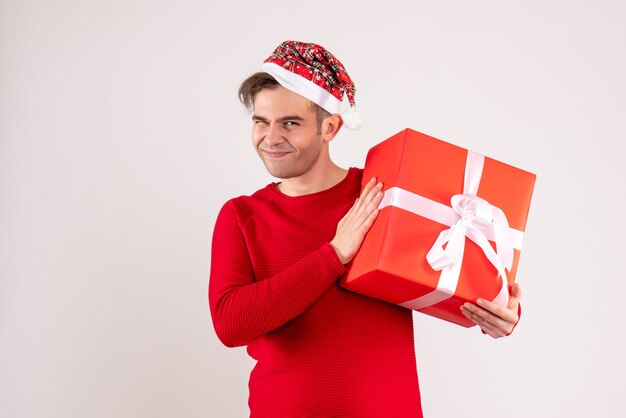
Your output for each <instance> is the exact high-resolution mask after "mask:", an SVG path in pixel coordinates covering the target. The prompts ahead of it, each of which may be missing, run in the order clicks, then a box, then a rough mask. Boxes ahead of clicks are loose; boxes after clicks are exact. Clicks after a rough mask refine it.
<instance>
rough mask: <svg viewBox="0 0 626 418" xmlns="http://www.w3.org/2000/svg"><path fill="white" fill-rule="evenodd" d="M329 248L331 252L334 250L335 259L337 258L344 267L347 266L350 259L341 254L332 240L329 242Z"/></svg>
mask: <svg viewBox="0 0 626 418" xmlns="http://www.w3.org/2000/svg"><path fill="white" fill-rule="evenodd" d="M330 246H331V247H333V250H335V254H337V258H339V261H341V264H344V265H345V264H348V262H349V261H350V259H349V258H348V257H347V256H346V255H344V254H343V253H342V252H341V250H340V249H339V247H338V246H337V243H335V242H334V240H333V241H331V242H330Z"/></svg>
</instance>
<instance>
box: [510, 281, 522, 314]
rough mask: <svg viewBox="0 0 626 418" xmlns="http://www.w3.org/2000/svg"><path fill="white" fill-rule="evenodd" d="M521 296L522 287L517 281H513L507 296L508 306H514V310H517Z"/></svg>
mask: <svg viewBox="0 0 626 418" xmlns="http://www.w3.org/2000/svg"><path fill="white" fill-rule="evenodd" d="M521 298H522V287H521V286H520V285H519V284H517V283H513V286H511V297H510V298H509V304H508V306H509V308H514V309H515V310H517V307H518V306H519V301H520V299H521Z"/></svg>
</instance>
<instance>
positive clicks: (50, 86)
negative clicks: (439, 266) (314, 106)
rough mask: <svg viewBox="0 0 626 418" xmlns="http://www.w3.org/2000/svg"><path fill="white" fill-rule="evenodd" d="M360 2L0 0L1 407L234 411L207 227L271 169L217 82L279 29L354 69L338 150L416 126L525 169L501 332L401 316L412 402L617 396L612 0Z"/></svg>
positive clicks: (246, 366)
mask: <svg viewBox="0 0 626 418" xmlns="http://www.w3.org/2000/svg"><path fill="white" fill-rule="evenodd" d="M379 3H380V4H379V5H376V6H373V7H368V6H366V5H364V3H363V2H362V1H341V2H335V3H334V4H331V3H324V2H296V1H277V0H267V1H262V2H255V3H253V2H250V3H249V4H248V3H246V4H244V3H242V2H236V1H231V2H216V1H191V0H179V1H174V0H171V1H166V0H150V1H149V0H144V1H140V0H124V1H122V0H109V1H95V0H83V1H77V0H65V1H61V0H58V1H43V0H40V1H37V0H1V1H0V415H1V416H2V417H8V418H27V417H28V418H39V417H42V418H43V417H45V418H51V417H52V418H56V417H58V418H61V417H63V418H67V417H77V418H78V417H80V418H83V417H90V418H97V417H107V418H110V417H116V418H126V417H129V418H130V417H151V418H160V417H242V416H245V415H246V414H247V411H248V409H247V379H248V373H249V371H250V368H251V367H252V365H253V363H252V361H251V360H250V359H249V358H248V357H247V354H246V353H245V350H244V349H228V348H225V347H223V346H222V345H221V344H220V343H219V341H218V340H217V338H216V336H215V334H214V332H213V329H212V325H211V322H210V316H209V311H208V307H207V297H206V290H207V278H208V271H209V266H210V239H211V233H212V228H213V222H214V220H215V216H216V214H217V211H218V210H219V208H220V207H221V205H222V203H223V202H224V201H226V200H227V199H228V198H230V197H233V196H236V195H240V194H249V193H252V192H253V191H255V190H256V189H258V188H260V187H262V186H264V185H265V184H267V183H268V182H269V181H271V180H272V179H271V178H270V177H269V176H268V175H267V173H266V172H265V170H264V168H263V166H262V164H261V163H260V162H259V161H257V157H256V155H255V153H254V152H253V150H252V147H251V146H250V140H249V130H250V122H249V117H248V115H247V113H246V112H245V111H244V110H243V108H242V107H241V106H240V105H239V103H238V101H237V98H236V90H237V88H238V85H239V83H240V82H241V81H242V80H243V78H245V77H246V76H247V75H249V74H250V73H251V72H253V71H256V70H257V69H258V67H259V66H260V64H261V62H262V61H263V59H265V58H266V57H267V56H268V55H269V54H270V53H271V52H272V50H273V49H274V48H275V47H276V46H277V45H278V44H279V43H280V42H281V41H283V40H286V39H297V40H304V41H311V42H317V43H319V44H321V45H323V46H325V47H327V48H328V49H329V50H330V51H332V52H333V53H334V54H335V55H337V56H338V57H339V58H340V60H341V61H343V63H344V64H345V65H346V67H347V69H348V71H349V73H350V74H351V76H352V78H353V79H354V81H355V82H356V84H357V88H358V93H357V104H358V108H359V109H360V112H361V113H362V114H363V116H364V118H365V122H366V125H365V127H364V129H362V130H361V131H360V132H358V133H352V132H349V131H344V132H342V133H340V135H339V137H338V138H337V139H336V140H335V141H334V143H333V146H332V151H331V152H332V153H333V155H334V156H335V159H336V161H337V162H338V163H339V164H340V165H342V166H344V167H347V166H362V164H363V161H364V158H365V154H366V152H367V150H368V149H369V148H370V147H371V146H372V145H374V144H376V143H378V142H379V141H381V140H383V139H385V138H387V137H389V136H391V135H392V134H394V133H396V132H397V131H400V130H401V129H404V128H406V127H411V128H413V129H417V130H420V131H422V132H425V133H427V134H430V135H432V136H435V137H438V138H441V139H444V140H447V141H451V142H454V143H456V144H458V145H461V146H463V147H466V148H470V149H473V150H475V151H477V152H480V153H483V154H486V155H488V156H491V157H494V158H496V159H499V160H502V161H505V162H507V163H509V164H512V165H516V166H518V167H521V168H524V169H526V170H528V171H531V172H534V173H536V174H537V176H538V180H537V185H536V189H535V194H534V198H533V202H532V205H531V212H530V217H529V222H528V227H527V236H526V241H525V249H524V252H523V254H522V258H521V264H520V268H519V272H518V281H519V282H520V283H521V285H522V288H523V291H524V296H523V299H522V301H523V309H524V312H523V316H522V322H521V324H520V326H519V327H518V328H517V330H516V332H515V334H514V335H513V336H512V337H509V338H506V339H502V340H492V339H490V338H489V337H486V336H483V335H481V334H480V332H479V331H478V330H477V329H471V330H465V329H462V328H460V327H456V326H453V325H448V324H446V323H444V322H442V321H438V320H434V319H431V318H430V317H426V316H423V315H421V314H416V315H415V330H416V349H417V358H418V363H419V376H420V380H421V388H422V397H423V407H424V412H425V414H426V416H427V417H453V416H460V415H461V414H463V415H465V416H480V417H531V416H533V417H534V416H541V417H543V416H545V417H587V416H602V417H610V416H620V415H621V414H623V395H624V393H626V384H625V383H624V376H625V375H626V362H625V360H624V352H626V343H625V333H626V327H625V326H624V318H626V308H625V307H624V303H623V300H624V297H623V295H624V293H625V292H626V284H625V281H624V269H623V260H624V250H625V249H626V248H625V245H624V236H625V235H626V222H625V221H624V214H625V213H626V202H625V200H626V193H625V191H626V190H625V189H626V188H625V187H624V181H625V180H626V176H625V175H624V173H623V158H624V156H623V153H624V145H623V143H624V141H626V117H625V115H626V77H625V74H626V25H625V24H624V22H625V18H626V6H625V3H624V2H622V1H617V0H616V1H607V0H604V1H595V2H590V1H565V0H561V1H556V0H555V1H550V0H544V1H535V0H532V1H530V0H529V1H524V2H520V1H508V0H499V1H495V0H494V1H447V2H442V1H410V2H409V1H407V2H397V1H392V0H387V1H384V2H379ZM619 411H622V412H621V413H620V412H619Z"/></svg>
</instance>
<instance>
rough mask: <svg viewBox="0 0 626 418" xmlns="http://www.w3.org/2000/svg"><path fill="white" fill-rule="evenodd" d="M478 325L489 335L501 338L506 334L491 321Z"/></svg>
mask: <svg viewBox="0 0 626 418" xmlns="http://www.w3.org/2000/svg"><path fill="white" fill-rule="evenodd" d="M478 326H479V327H480V329H482V330H483V331H484V332H485V333H486V334H487V335H489V336H490V337H492V338H501V337H504V336H505V335H506V334H505V333H504V332H503V331H502V330H501V329H499V328H497V327H495V326H494V325H493V324H490V323H489V322H485V323H482V324H479V325H478Z"/></svg>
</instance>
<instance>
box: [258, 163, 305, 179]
mask: <svg viewBox="0 0 626 418" xmlns="http://www.w3.org/2000/svg"><path fill="white" fill-rule="evenodd" d="M264 163H265V161H264ZM265 169H266V170H267V172H268V173H270V175H271V176H272V177H275V178H277V179H281V180H285V179H290V178H292V177H297V176H299V175H300V174H301V173H299V172H298V170H297V169H294V168H293V167H275V166H272V165H271V164H267V163H265Z"/></svg>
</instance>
